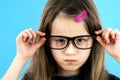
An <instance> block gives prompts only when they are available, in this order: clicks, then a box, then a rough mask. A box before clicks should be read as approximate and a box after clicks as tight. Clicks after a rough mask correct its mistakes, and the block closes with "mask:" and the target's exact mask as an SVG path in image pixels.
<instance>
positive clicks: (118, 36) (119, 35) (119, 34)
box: [115, 29, 120, 39]
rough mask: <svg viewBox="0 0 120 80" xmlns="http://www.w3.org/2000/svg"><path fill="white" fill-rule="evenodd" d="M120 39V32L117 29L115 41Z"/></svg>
mask: <svg viewBox="0 0 120 80" xmlns="http://www.w3.org/2000/svg"><path fill="white" fill-rule="evenodd" d="M119 38H120V32H119V31H118V30H117V29H115V39H119Z"/></svg>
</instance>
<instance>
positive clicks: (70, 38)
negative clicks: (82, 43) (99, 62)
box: [46, 35, 97, 50]
mask: <svg viewBox="0 0 120 80" xmlns="http://www.w3.org/2000/svg"><path fill="white" fill-rule="evenodd" d="M96 36H97V35H81V36H75V37H66V36H60V35H51V36H46V39H47V43H48V44H49V38H50V37H62V38H66V39H67V44H66V46H64V47H63V48H53V47H51V46H50V45H49V47H50V48H51V49H55V50H61V49H64V48H66V47H67V46H68V45H69V42H70V41H72V44H73V45H74V46H75V47H76V48H78V49H81V50H86V49H91V48H92V46H93V44H92V46H91V47H89V48H79V47H77V46H76V44H75V42H74V40H75V39H76V38H78V37H92V39H93V42H94V41H95V40H96Z"/></svg>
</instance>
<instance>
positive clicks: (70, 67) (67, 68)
mask: <svg viewBox="0 0 120 80" xmlns="http://www.w3.org/2000/svg"><path fill="white" fill-rule="evenodd" d="M62 69H63V70H65V71H78V70H79V69H80V67H78V66H65V67H62Z"/></svg>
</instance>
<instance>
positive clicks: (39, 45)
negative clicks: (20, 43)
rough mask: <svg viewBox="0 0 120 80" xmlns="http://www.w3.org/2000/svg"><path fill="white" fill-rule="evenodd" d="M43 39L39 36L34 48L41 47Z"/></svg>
mask: <svg viewBox="0 0 120 80" xmlns="http://www.w3.org/2000/svg"><path fill="white" fill-rule="evenodd" d="M45 41H46V39H45V38H41V39H40V40H39V41H38V42H37V43H35V46H36V48H39V47H41V46H42V45H43V44H44V43H45Z"/></svg>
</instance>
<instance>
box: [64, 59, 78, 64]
mask: <svg viewBox="0 0 120 80" xmlns="http://www.w3.org/2000/svg"><path fill="white" fill-rule="evenodd" d="M76 61H77V60H72V59H67V60H65V62H69V63H74V62H76Z"/></svg>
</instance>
